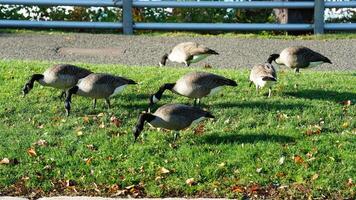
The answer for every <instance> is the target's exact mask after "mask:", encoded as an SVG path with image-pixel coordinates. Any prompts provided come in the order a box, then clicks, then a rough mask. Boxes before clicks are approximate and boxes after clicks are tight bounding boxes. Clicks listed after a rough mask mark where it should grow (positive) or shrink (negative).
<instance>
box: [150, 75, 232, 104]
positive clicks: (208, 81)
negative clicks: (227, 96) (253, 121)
mask: <svg viewBox="0 0 356 200" xmlns="http://www.w3.org/2000/svg"><path fill="white" fill-rule="evenodd" d="M223 86H237V83H236V82H235V81H234V80H231V79H228V78H225V77H223V76H219V75H216V74H212V73H207V72H191V73H188V74H186V75H184V76H182V77H181V78H180V79H178V80H177V81H176V82H175V83H166V84H164V85H162V86H161V87H160V89H159V90H158V91H157V92H156V93H155V94H153V95H152V96H151V97H150V106H151V105H153V104H154V103H156V102H158V101H159V100H160V99H161V97H162V94H163V92H164V91H165V90H171V91H172V92H174V93H176V94H179V95H182V96H185V97H188V98H192V99H196V100H200V99H201V98H203V97H206V96H208V95H212V94H214V93H216V92H218V91H219V90H220V89H221V88H222V87H223Z"/></svg>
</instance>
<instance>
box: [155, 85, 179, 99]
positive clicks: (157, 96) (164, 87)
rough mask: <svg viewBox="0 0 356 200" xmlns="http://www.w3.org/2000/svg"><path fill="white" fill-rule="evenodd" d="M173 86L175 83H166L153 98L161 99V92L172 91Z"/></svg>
mask: <svg viewBox="0 0 356 200" xmlns="http://www.w3.org/2000/svg"><path fill="white" fill-rule="evenodd" d="M174 85H175V83H166V84H164V85H162V86H161V87H160V88H159V90H158V91H157V92H156V94H155V97H156V98H157V99H159V100H160V99H161V98H162V94H163V92H164V91H165V90H172V89H173V87H174Z"/></svg>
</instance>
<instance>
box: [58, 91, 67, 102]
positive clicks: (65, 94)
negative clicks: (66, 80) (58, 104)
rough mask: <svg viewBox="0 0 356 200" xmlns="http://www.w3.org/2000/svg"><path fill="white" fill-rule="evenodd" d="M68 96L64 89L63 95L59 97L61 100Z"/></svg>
mask: <svg viewBox="0 0 356 200" xmlns="http://www.w3.org/2000/svg"><path fill="white" fill-rule="evenodd" d="M66 96H67V93H66V91H62V93H61V95H59V99H61V100H62V99H65V98H66Z"/></svg>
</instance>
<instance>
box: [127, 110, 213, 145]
mask: <svg viewBox="0 0 356 200" xmlns="http://www.w3.org/2000/svg"><path fill="white" fill-rule="evenodd" d="M206 118H214V116H213V115H212V114H211V113H210V112H208V111H205V110H203V109H201V108H198V107H193V106H187V105H183V104H166V105H164V106H161V107H160V108H158V109H157V110H156V111H155V112H154V113H153V114H151V113H142V114H141V115H140V116H139V119H138V122H137V125H136V127H135V128H134V136H135V139H136V138H137V137H138V136H139V134H140V133H141V131H142V130H143V126H144V123H145V122H146V121H147V122H148V123H149V124H150V125H152V126H154V127H157V128H164V129H168V130H174V131H179V130H183V129H185V128H188V127H189V126H191V125H192V124H194V123H198V122H200V121H202V120H204V119H206Z"/></svg>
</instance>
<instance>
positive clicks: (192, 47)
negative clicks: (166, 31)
mask: <svg viewBox="0 0 356 200" xmlns="http://www.w3.org/2000/svg"><path fill="white" fill-rule="evenodd" d="M214 54H215V55H218V53H217V52H216V51H214V50H212V49H210V48H208V47H205V46H203V45H200V44H198V43H196V42H184V43H180V44H178V45H176V46H175V47H173V49H172V50H171V52H170V53H169V54H165V55H164V56H163V57H162V59H161V62H160V63H159V64H160V66H164V65H166V60H167V59H169V60H170V61H172V62H177V63H183V64H185V65H186V66H189V65H190V64H191V63H196V62H199V61H201V60H203V59H205V58H206V57H208V56H210V55H214Z"/></svg>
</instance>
